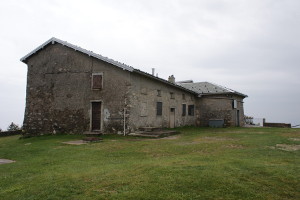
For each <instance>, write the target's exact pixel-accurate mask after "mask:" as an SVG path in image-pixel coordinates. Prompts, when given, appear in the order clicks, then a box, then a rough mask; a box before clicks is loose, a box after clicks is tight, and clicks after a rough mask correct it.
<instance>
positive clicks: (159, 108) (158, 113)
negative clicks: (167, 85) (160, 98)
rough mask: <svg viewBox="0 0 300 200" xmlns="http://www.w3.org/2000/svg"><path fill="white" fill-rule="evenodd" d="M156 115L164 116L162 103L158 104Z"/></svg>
mask: <svg viewBox="0 0 300 200" xmlns="http://www.w3.org/2000/svg"><path fill="white" fill-rule="evenodd" d="M156 115H157V116H162V102H156Z"/></svg>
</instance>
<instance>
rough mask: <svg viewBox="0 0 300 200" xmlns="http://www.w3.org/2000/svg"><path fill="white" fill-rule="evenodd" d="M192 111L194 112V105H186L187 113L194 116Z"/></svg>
mask: <svg viewBox="0 0 300 200" xmlns="http://www.w3.org/2000/svg"><path fill="white" fill-rule="evenodd" d="M194 112H195V106H194V105H189V107H188V115H190V116H194Z"/></svg>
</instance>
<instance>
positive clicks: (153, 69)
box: [152, 68, 155, 76]
mask: <svg viewBox="0 0 300 200" xmlns="http://www.w3.org/2000/svg"><path fill="white" fill-rule="evenodd" d="M154 74H155V68H152V76H154Z"/></svg>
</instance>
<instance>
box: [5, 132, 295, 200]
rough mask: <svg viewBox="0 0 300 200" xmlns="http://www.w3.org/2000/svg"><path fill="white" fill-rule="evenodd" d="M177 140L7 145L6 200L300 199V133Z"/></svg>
mask: <svg viewBox="0 0 300 200" xmlns="http://www.w3.org/2000/svg"><path fill="white" fill-rule="evenodd" d="M178 130H179V131H181V133H182V134H180V135H177V136H176V137H175V138H173V139H141V138H133V137H123V136H113V135H106V136H103V138H104V140H103V142H99V143H90V144H87V145H80V146H73V145H67V144H63V143H62V142H64V141H69V140H77V139H81V138H82V136H80V135H57V136H40V137H34V138H27V139H19V136H11V137H2V138H0V158H6V159H12V160H16V162H15V163H12V164H4V165H0V199H1V200H6V199H9V200H13V199H18V200H21V199H43V200H44V199H84V200H86V199H155V200H156V199H172V200H173V199H184V200H186V199H272V200H273V199H278V200H283V199H300V170H299V166H300V157H299V155H300V151H299V150H298V151H284V150H280V149H278V148H276V144H290V145H300V141H298V140H290V138H300V131H299V129H277V128H226V129H212V128H194V127H185V128H179V129H178Z"/></svg>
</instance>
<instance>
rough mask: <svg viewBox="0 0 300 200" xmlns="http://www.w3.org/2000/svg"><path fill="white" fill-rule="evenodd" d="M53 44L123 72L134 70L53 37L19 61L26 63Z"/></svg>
mask: <svg viewBox="0 0 300 200" xmlns="http://www.w3.org/2000/svg"><path fill="white" fill-rule="evenodd" d="M55 43H59V44H61V45H63V46H67V47H69V48H71V49H74V50H75V51H79V52H81V53H84V54H87V55H89V56H91V57H94V58H98V59H99V60H102V61H104V62H107V63H110V64H112V65H115V66H117V67H120V68H122V69H124V70H127V71H130V72H132V71H133V70H134V68H133V67H131V66H129V65H126V64H124V63H120V62H118V61H115V60H113V59H110V58H107V57H104V56H102V55H100V54H96V53H94V52H92V51H89V50H86V49H83V48H81V47H79V46H76V45H73V44H70V43H68V42H66V41H62V40H60V39H57V38H55V37H53V38H51V39H49V40H48V41H46V42H45V43H43V44H42V45H40V46H38V47H37V48H35V49H34V50H33V51H31V52H30V53H28V54H27V55H26V56H24V57H23V58H21V61H22V62H24V63H26V60H27V59H28V58H29V57H31V56H32V55H34V54H35V53H37V52H38V51H40V50H42V49H43V48H44V47H45V46H47V45H49V44H55Z"/></svg>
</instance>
